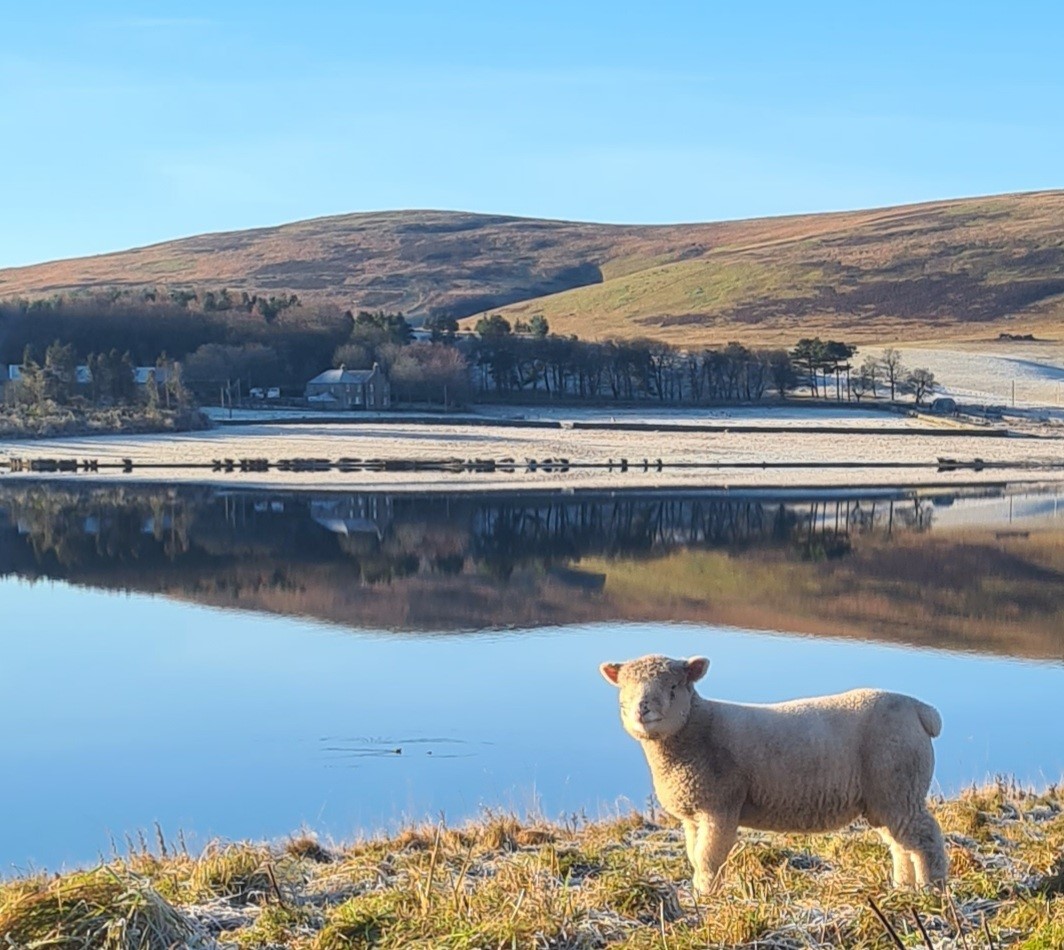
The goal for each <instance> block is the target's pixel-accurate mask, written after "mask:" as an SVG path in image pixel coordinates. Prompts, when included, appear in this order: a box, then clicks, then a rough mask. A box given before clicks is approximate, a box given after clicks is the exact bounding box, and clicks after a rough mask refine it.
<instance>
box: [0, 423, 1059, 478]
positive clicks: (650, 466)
mask: <svg viewBox="0 0 1064 950" xmlns="http://www.w3.org/2000/svg"><path fill="white" fill-rule="evenodd" d="M737 415H738V419H736V420H735V421H734V422H729V421H728V420H725V419H722V420H719V423H718V424H721V423H722V425H723V428H721V429H719V430H718V431H708V432H699V431H690V432H688V431H656V430H655V429H654V428H653V426H654V425H659V424H662V423H663V422H664V420H662V421H661V422H655V423H651V425H650V427H648V428H645V429H638V430H634V431H628V430H624V429H621V428H612V427H609V426H607V427H603V428H597V429H571V428H560V427H558V426H556V425H555V426H553V427H546V426H545V427H542V428H540V427H537V426H530V427H515V426H513V425H507V424H505V423H500V424H498V425H476V426H466V425H461V424H454V423H447V422H443V423H425V422H394V423H393V422H388V423H364V424H359V423H358V422H357V421H354V422H350V423H348V424H340V423H328V422H325V423H320V424H311V423H298V424H292V425H280V424H262V425H256V426H233V427H226V428H222V429H214V430H211V431H207V432H198V433H183V434H168V435H141V436H132V437H124V436H119V437H99V438H91V437H90V438H69V439H47V440H38V441H35V442H33V443H32V444H31V443H22V444H20V443H18V442H8V443H4V442H3V441H0V459H5V458H9V457H12V456H14V457H19V458H23V459H33V458H75V457H76V458H78V459H84V458H92V459H97V460H99V462H100V463H101V464H104V463H109V464H112V465H119V464H120V463H121V461H122V460H123V459H127V458H128V459H131V460H132V461H133V463H134V464H133V470H132V471H131V472H129V473H128V474H123V475H121V476H115V475H112V476H111V477H121V478H123V479H136V480H141V481H159V480H166V481H198V482H205V481H209V482H212V483H225V484H234V485H235V484H239V485H242V486H244V487H267V488H268V487H277V486H285V487H300V486H303V487H316V488H344V489H367V490H374V489H382V490H383V489H387V490H389V491H395V490H418V489H436V488H443V489H447V488H459V489H513V488H520V487H528V488H568V489H578V488H635V487H642V488H669V487H679V486H683V485H715V486H722V487H739V486H748V487H766V486H772V487H780V486H802V487H813V486H849V485H854V486H856V485H864V486H868V485H884V484H892V485H928V484H944V485H948V484H953V485H958V484H964V483H970V482H1003V481H1013V480H1057V479H1059V478H1061V477H1062V476H1064V468H1062V467H1061V464H1060V463H1061V457H1060V444H1061V443H1060V440H1059V438H1052V437H1051V438H999V437H992V438H986V437H983V436H982V435H981V431H983V430H976V429H972V430H967V431H966V430H965V429H962V428H961V429H953V428H948V429H940V428H934V423H930V424H929V423H924V422H921V421H919V420H916V419H905V418H899V417H891V416H882V417H877V418H876V419H875V420H873V422H872V424H871V425H865V424H864V420H855V421H851V422H849V423H844V424H845V425H847V426H848V427H851V431H848V432H840V431H839V430H837V429H836V430H828V429H824V428H823V427H824V423H825V419H824V417H823V416H822V415H821V414H819V413H818V411H817V410H806V412H805V413H800V412H796V411H795V410H791V411H790V418H789V419H786V420H781V422H780V425H779V426H778V428H776V429H772V428H769V427H768V426H769V424H771V423H772V422H773V419H772V415H771V410H761V411H760V412H758V413H757V415H758V417H760V419H761V422H762V425H760V426H757V425H748V426H747V427H746V428H745V430H744V431H731V430H730V429H729V428H728V426H731V425H734V426H738V425H740V423H741V421H742V418H743V414H742V413H741V412H738V413H737ZM752 415H753V413H747V416H748V418H749V417H750V416H752ZM810 417H812V418H813V419H814V421H815V423H819V426H818V425H816V424H814V425H809V426H807V425H805V424H804V419H806V418H810ZM675 419H676V420H678V421H679V422H680V423H683V422H684V421H685V420H689V419H690V415H689V414H683V413H678V414H677V415H676V416H675ZM883 419H887V420H891V421H894V422H895V424H896V425H898V426H900V427H901V428H902V432H903V433H904V432H906V431H907V433H908V434H888V433H885V432H884V431H883V426H884V423H883V422H882V421H881V420H883ZM620 421H622V420H619V422H620ZM706 421H707V422H712V421H713V420H712V419H707V420H706ZM762 428H764V429H765V431H764V432H761V431H759V430H760V429H762ZM1048 431H1053V432H1056V431H1057V430H1056V429H1052V430H1048ZM940 457H948V458H953V459H959V460H973V459H977V458H978V459H981V460H982V461H983V462H984V463H988V465H987V466H986V467H984V468H982V469H981V470H980V471H972V470H958V471H951V472H939V471H938V470H937V460H938V459H939V458H940ZM226 458H228V459H232V460H239V459H255V458H260V459H261V458H265V459H269V460H271V461H277V460H279V459H293V458H304V459H312V458H317V459H333V460H335V459H339V458H351V459H362V460H367V459H398V460H406V461H414V460H420V461H429V460H448V459H458V460H469V461H473V460H476V459H495V460H501V459H510V460H511V461H512V462H513V463H514V468H515V470H514V471H509V472H508V471H505V470H504V469H503V468H497V469H496V470H495V471H490V472H478V473H470V472H456V473H453V474H452V473H448V472H441V471H420V472H418V471H347V472H344V471H339V470H337V469H333V470H331V471H322V472H298V471H295V472H285V471H276V470H273V471H269V472H254V473H248V474H240V473H230V474H226V473H224V472H212V471H211V466H212V463H213V461H214V460H222V459H226ZM527 459H531V460H535V461H536V462H537V465H536V467H535V469H534V470H532V471H528V470H526V460H527ZM560 459H567V460H568V461H569V466H568V468H567V470H565V471H562V470H560V468H559V466H560V463H559V462H558V461H557V460H560ZM622 459H624V460H626V462H627V464H626V466H625V468H624V469H623V470H622V468H621V460H622ZM644 459H645V460H647V466H645V467H644V465H643V460H644ZM658 459H661V460H662V463H663V465H662V470H661V471H658V470H657V466H656V462H657V460H658ZM549 460H553V461H549ZM544 463H546V464H544ZM611 463H612V465H611ZM152 465H162V466H166V467H164V468H152V467H151V466H152ZM1038 465H1046V466H1048V467H1047V468H1044V469H1042V468H1033V467H1032V466H1038ZM182 466H187V467H182ZM101 474H103V472H102V471H101ZM14 477H19V476H14ZM65 477H69V476H65ZM78 477H83V476H78Z"/></svg>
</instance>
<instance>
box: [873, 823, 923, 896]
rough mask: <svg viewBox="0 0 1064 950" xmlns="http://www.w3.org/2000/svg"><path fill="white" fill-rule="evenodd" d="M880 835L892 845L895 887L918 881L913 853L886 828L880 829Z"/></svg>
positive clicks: (891, 854) (887, 843) (891, 853)
mask: <svg viewBox="0 0 1064 950" xmlns="http://www.w3.org/2000/svg"><path fill="white" fill-rule="evenodd" d="M879 837H880V838H882V839H883V843H884V844H886V845H889V846H890V856H891V859H892V860H893V862H894V873H893V875H892V878H893V880H894V886H895V887H907V886H909V885H912V884H915V883H916V868H915V866H914V864H913V860H912V855H911V854H910V853H909V852H908V851H907V850H906V849H905V848H903V847H902V846H901V845H900V844H898V842H897V841H895V840H894V839H893V838H892V837H891V836H890V832H888V831H887V830H886V829H885V828H880V829H879Z"/></svg>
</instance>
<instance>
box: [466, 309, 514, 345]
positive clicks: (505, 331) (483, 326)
mask: <svg viewBox="0 0 1064 950" xmlns="http://www.w3.org/2000/svg"><path fill="white" fill-rule="evenodd" d="M474 329H475V330H476V332H477V336H479V337H480V338H481V339H482V340H484V339H488V338H489V337H501V336H509V335H510V332H511V327H510V321H509V320H507V319H506V318H505V317H504V316H503V315H502V314H501V313H493V314H492V315H491V316H490V317H481V318H480V319H479V320H478V321H477V325H476V326H475V327H474Z"/></svg>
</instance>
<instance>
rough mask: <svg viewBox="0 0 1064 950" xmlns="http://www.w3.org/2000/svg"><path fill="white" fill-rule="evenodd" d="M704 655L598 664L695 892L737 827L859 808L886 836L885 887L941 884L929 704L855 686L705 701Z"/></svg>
mask: <svg viewBox="0 0 1064 950" xmlns="http://www.w3.org/2000/svg"><path fill="white" fill-rule="evenodd" d="M708 668H709V660H707V659H706V658H705V657H697V656H696V657H691V658H690V659H688V660H676V659H671V658H669V657H665V656H644V657H641V658H639V659H636V660H629V661H628V662H625V663H603V664H602V666H601V667H600V669H601V671H602V675H603V676H604V677H605V678H606V679H607V680H608V681H609V682H610V683H613V684H614V685H615V686H618V687H619V688H620V705H621V721H622V723H623V725H624V728H625V730H626V731H627V732H628V734H629V735H631V736H632V737H633V738H634V739H637V740H639V742H640V744H641V745H642V747H643V751H644V753H645V754H646V757H647V763H648V764H649V766H650V773H651V777H652V778H653V781H654V792H655V793H656V795H657V797H658V799H659V801H660V802H661V804H662V806H663V807H664V809H665V810H666V811H667V812H669V813H670V814H671V815H673V816H674V817H675V818H677V819H679V821H680V822H681V823H682V824H683V829H684V837H685V839H686V844H687V857H688V859H689V860H690V862H691V865H692V867H693V869H694V888H695V891H696V892H699V893H708V892H709V891H711V890H712V888H713V886H714V885H715V884H716V882H717V877H718V873H719V872H720V869H721V867H722V865H723V864H724V861H725V859H726V858H727V856H728V853H729V851H731V848H732V846H733V845H734V843H735V839H736V835H737V832H738V829H739V826H740V825H741V826H743V827H745V828H754V829H759V830H763V831H784V832H822V831H831V830H833V829H836V828H839V827H841V826H844V825H847V824H849V823H850V822H851V821H853V820H855V819H856V818H858V817H860V816H862V815H863V816H864V817H865V818H867V819H868V821H869V823H870V824H871V825H872V826H873V827H875V828H877V829H878V830H879V834H880V836H881V837H882V838H883V840H884V841H885V842H886V843H887V844H888V845H889V846H890V850H891V855H892V857H893V864H894V866H893V879H894V883H895V885H910V884H916V885H920V886H924V885H927V884H944V883H945V880H946V872H947V866H948V865H947V859H946V851H945V846H944V844H943V840H942V831H941V829H940V828H939V826H938V822H937V821H935V819H934V817H933V816H932V815H931V813H930V812H929V811H928V809H927V802H926V799H927V791H928V787H929V786H930V784H931V773H932V772H933V770H934V752H933V750H932V748H931V740H932V739H933V738H934V737H935V736H937V735H938V734H939V732H940V731H941V729H942V719H941V717H940V716H939V714H938V712H937V711H936V710H935V709H934V708H933V707H931V706H928V705H927V704H926V703H922V702H920V701H919V700H917V699H913V698H912V697H911V696H904V695H902V694H900V693H889V692H884V691H882V690H873V689H856V690H851V691H850V692H847V693H839V694H837V695H833V696H818V697H815V698H811V699H799V700H794V701H791V702H785V703H773V704H769V705H746V704H739V703H730V702H720V701H717V700H709V699H703V698H702V697H701V696H699V695H698V693H696V692H695V688H694V684H695V683H696V682H697V681H698V680H700V679H701V678H702V677H703V676H704V675H705V673H706V670H707V669H708Z"/></svg>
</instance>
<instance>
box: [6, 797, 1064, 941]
mask: <svg viewBox="0 0 1064 950" xmlns="http://www.w3.org/2000/svg"><path fill="white" fill-rule="evenodd" d="M932 810H933V811H934V812H935V814H936V816H937V817H938V819H939V821H940V822H941V824H942V827H943V832H944V834H945V838H946V846H947V852H948V856H949V861H950V882H949V886H948V889H947V891H946V893H941V892H938V891H923V892H919V891H913V890H910V889H892V888H891V887H890V886H889V873H890V857H889V853H888V850H887V848H886V846H885V845H883V844H882V843H881V842H880V841H879V838H878V836H877V835H876V833H875V832H874V831H873V830H871V829H869V828H868V827H867V825H864V824H863V823H856V824H854V825H851V826H850V827H849V828H847V829H844V830H840V831H837V832H832V833H828V834H819V835H796V834H775V833H762V832H753V831H747V830H743V831H741V832H740V840H739V844H738V845H737V846H736V848H735V849H734V850H733V851H732V853H731V855H730V856H729V859H728V862H727V864H726V865H725V868H724V873H723V877H722V881H721V884H720V887H719V889H718V890H717V891H716V892H714V893H713V894H712V895H710V896H708V897H703V898H701V899H699V900H698V901H697V902H696V901H695V899H694V896H693V894H692V892H691V889H690V868H689V865H688V864H687V861H686V856H685V852H684V844H683V833H682V831H681V830H680V828H679V826H678V823H677V822H675V821H674V820H673V819H671V818H669V817H668V816H666V815H664V813H662V812H660V811H657V810H651V811H650V812H639V811H632V812H630V813H628V814H624V815H618V816H616V817H614V818H609V819H603V820H598V821H587V820H585V819H582V818H579V817H577V816H573V817H572V818H570V819H567V820H565V821H564V822H551V821H547V820H545V819H543V818H542V817H538V816H533V817H530V818H526V819H519V818H518V817H516V816H514V815H512V814H505V813H498V812H490V811H489V812H486V813H485V814H484V816H483V817H482V818H480V819H478V820H474V821H472V822H468V823H466V824H464V825H459V826H455V827H447V826H446V824H445V823H444V822H440V823H439V824H437V825H428V824H423V825H419V826H418V825H414V826H408V827H406V828H404V829H402V830H400V831H398V832H395V833H392V834H389V835H384V834H378V835H375V836H371V837H366V838H362V839H359V840H356V841H355V842H353V843H349V844H344V845H337V844H334V843H332V842H328V843H325V844H323V843H321V842H319V841H318V840H317V839H316V838H314V837H313V836H311V835H309V834H308V833H306V832H303V833H300V834H298V835H294V836H292V837H290V838H289V839H287V840H286V841H278V842H272V843H257V842H238V843H225V842H213V843H212V844H210V845H208V847H207V848H206V849H205V850H204V851H203V852H202V853H201V854H198V855H193V854H190V853H189V851H188V849H187V848H186V846H185V844H184V841H183V840H182V839H181V838H179V839H178V841H177V842H176V843H175V842H173V841H167V840H166V838H165V837H164V834H163V832H162V830H161V829H159V828H156V829H155V832H154V833H153V834H152V835H151V839H152V840H151V843H150V844H149V841H148V840H147V838H146V837H145V836H144V835H143V834H141V835H139V836H138V842H136V843H134V842H133V840H132V839H127V842H128V846H129V851H128V853H127V854H126V855H125V856H121V857H119V856H113V857H112V858H111V859H110V860H108V861H106V862H105V863H101V864H99V865H97V866H96V867H94V868H91V869H82V870H68V871H64V872H63V873H61V874H59V875H56V876H55V877H49V876H47V875H45V874H44V873H39V874H37V875H26V876H21V877H16V878H8V879H6V880H4V879H2V878H0V939H2V938H4V937H6V938H7V939H8V940H9V941H13V945H14V946H25V945H28V944H29V943H30V942H31V941H34V940H41V939H52V940H55V939H56V938H60V939H64V940H68V941H70V942H69V943H64V946H67V945H69V946H73V947H80V946H85V947H88V946H97V945H99V942H94V941H98V940H100V939H101V938H102V936H103V935H104V934H106V933H108V932H111V933H113V932H115V931H114V928H116V927H120V929H121V932H122V933H123V934H129V935H130V936H133V935H134V934H139V936H140V939H141V940H142V941H143V942H141V943H137V944H120V946H134V945H135V946H137V947H145V948H149V950H156V948H160V950H161V948H163V947H169V946H174V945H181V946H187V947H193V948H201V950H229V948H234V950H235V948H238V947H239V948H247V947H273V948H292V950H296V948H316V950H339V948H345V947H369V946H381V947H401V946H406V945H418V946H439V947H455V948H459V947H462V948H474V947H495V946H511V945H512V946H522V947H525V946H528V947H531V946H554V947H563V946H564V947H572V948H585V947H586V948H592V947H608V946H621V945H623V946H639V947H644V946H645V947H651V946H667V947H670V948H673V950H693V948H695V947H719V948H739V947H742V948H749V947H754V946H780V947H784V946H788V947H789V946H796V947H797V946H821V945H824V944H825V943H826V944H828V945H830V946H856V945H861V946H869V947H880V946H882V947H890V946H895V945H898V944H896V943H894V942H893V938H892V936H891V931H893V932H894V933H895V934H898V935H903V936H908V937H909V938H910V939H916V940H918V939H919V933H918V927H923V928H926V929H927V930H928V931H929V932H931V933H935V934H937V935H939V936H940V937H943V938H946V939H951V940H956V941H959V942H958V943H957V944H956V945H957V946H968V947H970V948H973V950H975V948H978V950H984V948H989V947H992V946H993V947H1000V946H1007V945H1013V944H1014V943H1015V941H1016V940H1018V939H1020V938H1026V939H1028V940H1031V941H1036V942H1030V943H1025V944H1024V946H1032V947H1035V946H1037V947H1050V946H1060V940H1061V938H1062V937H1064V864H1062V859H1061V857H1060V855H1061V854H1062V853H1064V788H1062V787H1061V786H1060V785H1055V786H1054V785H1051V786H1048V787H1047V788H1045V789H1044V790H1042V791H1033V790H1030V789H1024V788H1020V787H1018V786H1017V785H1016V784H1015V783H1013V782H1011V781H1009V780H1004V779H999V780H997V782H996V783H994V784H991V785H989V786H985V787H983V788H979V789H969V790H967V791H965V792H963V793H961V794H960V795H958V796H955V797H952V798H949V799H942V798H934V799H933V800H932ZM879 914H882V917H880V916H879ZM884 920H885V921H886V923H884ZM120 921H121V922H122V923H121V924H119V922H120ZM93 935H96V936H95V937H94V936H93ZM78 940H82V941H85V942H84V943H79V942H77V941H78ZM991 941H992V942H991ZM906 945H909V944H906ZM914 945H915V944H914ZM950 945H954V944H953V943H951V944H950Z"/></svg>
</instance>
